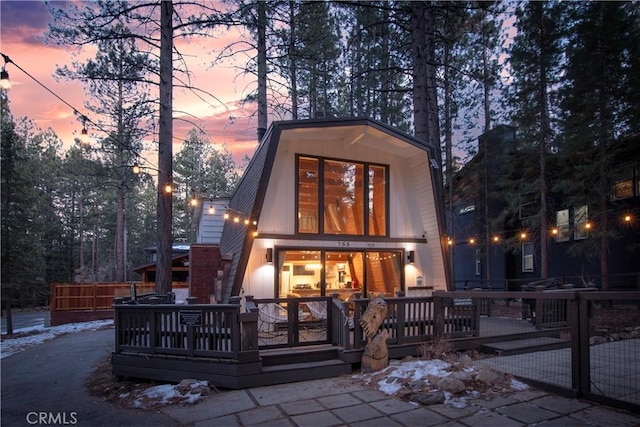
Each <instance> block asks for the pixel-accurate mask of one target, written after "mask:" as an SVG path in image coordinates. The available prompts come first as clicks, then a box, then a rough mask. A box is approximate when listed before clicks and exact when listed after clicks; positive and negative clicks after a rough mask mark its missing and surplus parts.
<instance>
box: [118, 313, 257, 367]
mask: <svg viewBox="0 0 640 427" xmlns="http://www.w3.org/2000/svg"><path fill="white" fill-rule="evenodd" d="M114 309H115V316H114V324H115V333H116V336H115V353H117V354H119V353H134V354H140V353H146V354H152V355H168V356H188V357H207V358H216V359H228V360H235V361H246V360H252V359H257V357H258V338H257V321H258V314H257V312H256V311H255V310H254V311H253V312H250V313H242V314H241V313H240V306H239V305H235V304H215V305H209V304H207V305H174V304H158V305H155V304H154V305H126V304H116V305H114Z"/></svg>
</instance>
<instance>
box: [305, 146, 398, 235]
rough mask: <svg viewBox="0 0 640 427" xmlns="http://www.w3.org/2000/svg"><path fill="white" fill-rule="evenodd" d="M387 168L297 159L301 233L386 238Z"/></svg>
mask: <svg viewBox="0 0 640 427" xmlns="http://www.w3.org/2000/svg"><path fill="white" fill-rule="evenodd" d="M387 169H388V168H387V167H386V166H382V165H373V164H368V163H358V162H352V161H345V160H335V159H325V158H320V157H309V156H299V157H298V175H297V176H298V182H297V188H298V195H297V201H298V206H297V207H298V213H297V231H298V233H312V234H337V235H353V236H386V235H387V223H388V218H387V216H388V213H387V211H388V193H387V187H388V185H387V182H388V170H387Z"/></svg>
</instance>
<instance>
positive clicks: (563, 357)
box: [453, 290, 640, 411]
mask: <svg viewBox="0 0 640 427" xmlns="http://www.w3.org/2000/svg"><path fill="white" fill-rule="evenodd" d="M453 294H454V295H458V296H469V297H473V296H474V295H475V298H477V295H478V294H479V293H478V292H462V293H458V292H454V293H453ZM481 294H482V298H483V299H485V301H490V303H489V305H490V306H491V311H490V312H489V313H486V315H484V316H482V317H481V318H480V336H481V338H482V344H481V345H480V347H479V349H480V350H481V351H483V352H485V353H487V354H491V355H492V356H491V357H488V358H486V359H483V360H482V361H481V362H480V363H482V364H486V365H487V366H489V367H492V368H494V369H497V370H501V371H503V372H507V373H510V374H513V375H515V376H517V377H519V378H521V379H523V380H525V381H527V382H529V383H532V384H533V385H536V386H539V387H542V388H545V389H549V390H551V391H556V392H560V393H564V394H567V395H571V396H576V397H583V398H588V399H591V400H594V401H598V402H601V403H605V404H608V405H612V406H618V407H622V408H624V409H630V410H634V411H640V364H639V363H638V361H639V360H640V292H597V291H592V292H584V290H582V291H580V290H556V291H543V292H534V293H530V292H518V293H511V292H510V293H504V292H481ZM518 318H520V319H519V320H518ZM517 322H519V323H520V326H525V323H523V322H526V323H528V324H530V325H531V326H533V327H534V330H535V332H531V331H528V332H527V331H525V329H526V328H523V329H522V330H521V331H519V332H515V331H514V330H513V329H512V328H513V327H515V325H517V324H518V323H517Z"/></svg>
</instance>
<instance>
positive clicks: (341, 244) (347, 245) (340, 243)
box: [336, 241, 376, 248]
mask: <svg viewBox="0 0 640 427" xmlns="http://www.w3.org/2000/svg"><path fill="white" fill-rule="evenodd" d="M336 246H338V247H339V248H350V247H351V246H356V244H355V243H352V242H345V241H338V242H336ZM375 246H376V244H375V243H367V247H369V248H374V247H375Z"/></svg>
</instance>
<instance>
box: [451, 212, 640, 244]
mask: <svg viewBox="0 0 640 427" xmlns="http://www.w3.org/2000/svg"><path fill="white" fill-rule="evenodd" d="M620 221H621V222H622V223H624V224H631V223H632V222H633V215H632V214H631V213H625V214H623V215H622V216H621V217H620ZM576 227H577V226H576ZM581 227H582V228H583V229H584V230H586V231H591V230H593V229H594V225H593V223H592V222H589V221H587V222H585V223H584V224H583V225H582V226H581ZM507 233H508V232H503V233H501V234H502V236H501V234H496V235H493V236H491V241H492V242H494V243H498V242H499V241H500V240H502V237H504V234H507ZM550 233H551V235H552V236H553V237H554V238H557V237H558V236H559V235H560V229H559V228H558V227H553V228H552V229H551V230H550ZM517 237H519V239H520V240H526V239H529V235H528V233H527V232H525V231H521V232H519V233H518V234H517ZM507 240H508V239H507ZM461 242H463V241H461ZM477 242H478V239H476V238H475V237H469V238H468V239H467V240H466V243H467V244H470V245H474V244H476V243H477ZM457 244H458V243H455V242H454V240H453V238H452V237H451V236H447V245H457Z"/></svg>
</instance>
